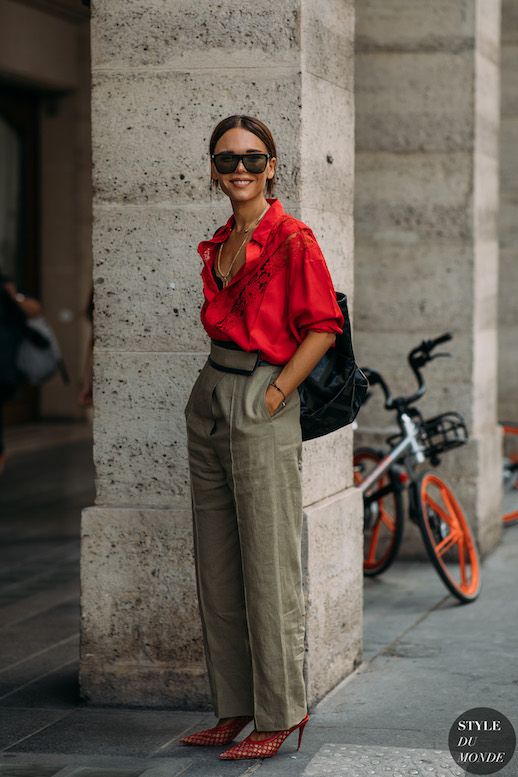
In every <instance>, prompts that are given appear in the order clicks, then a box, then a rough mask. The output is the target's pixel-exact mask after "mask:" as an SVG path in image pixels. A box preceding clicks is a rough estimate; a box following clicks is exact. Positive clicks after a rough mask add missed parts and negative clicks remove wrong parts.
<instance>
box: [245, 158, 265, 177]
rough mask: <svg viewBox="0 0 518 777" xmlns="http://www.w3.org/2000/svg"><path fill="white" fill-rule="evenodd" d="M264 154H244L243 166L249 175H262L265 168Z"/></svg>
mask: <svg viewBox="0 0 518 777" xmlns="http://www.w3.org/2000/svg"><path fill="white" fill-rule="evenodd" d="M267 159H268V157H267V155H266V154H245V156H243V165H244V166H245V170H248V172H249V173H263V172H264V170H265V168H266V160H267Z"/></svg>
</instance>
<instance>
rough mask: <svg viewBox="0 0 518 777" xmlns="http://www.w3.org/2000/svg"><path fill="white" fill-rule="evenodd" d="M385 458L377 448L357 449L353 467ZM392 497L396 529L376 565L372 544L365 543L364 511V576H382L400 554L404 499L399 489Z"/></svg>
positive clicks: (385, 475) (385, 480)
mask: <svg viewBox="0 0 518 777" xmlns="http://www.w3.org/2000/svg"><path fill="white" fill-rule="evenodd" d="M383 458H384V454H383V453H382V452H381V451H378V450H376V449H375V448H370V447H368V446H364V447H361V448H357V449H356V450H355V451H354V453H353V467H357V466H359V465H360V463H361V461H362V460H369V461H372V462H373V464H378V463H379V462H380V461H382V459H383ZM357 475H358V473H357V472H356V471H355V473H354V476H355V484H356V485H358V484H359V483H360V482H361V480H359V479H358V478H357ZM388 477H389V475H388V473H387V472H385V473H383V475H382V476H381V478H380V480H379V487H381V486H382V485H385V484H386V482H387V478H388ZM391 496H393V498H394V518H393V521H394V529H393V532H392V537H391V540H390V542H389V544H388V549H387V550H386V551H385V553H384V554H383V555H382V557H381V558H380V559H379V560H378V562H377V563H375V562H374V561H373V560H372V547H371V543H367V545H366V542H365V538H366V523H367V516H366V514H365V511H364V550H363V554H364V555H363V574H364V575H365V576H366V577H375V576H376V575H380V574H381V573H382V572H384V571H385V570H386V569H388V567H389V566H390V565H391V564H392V563H393V562H394V560H395V558H396V556H397V554H398V551H399V547H400V545H401V541H402V539H403V523H404V513H403V497H402V494H401V491H400V490H399V489H395V490H394V491H393V492H391ZM380 517H381V513H380ZM385 526H387V524H386V523H385ZM387 528H388V527H387ZM366 548H367V551H366ZM369 556H371V560H370V561H369Z"/></svg>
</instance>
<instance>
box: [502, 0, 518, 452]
mask: <svg viewBox="0 0 518 777" xmlns="http://www.w3.org/2000/svg"><path fill="white" fill-rule="evenodd" d="M501 79H502V103H501V132H500V176H501V177H500V275H499V277H500V283H499V296H498V344H499V349H498V414H499V417H500V419H501V420H504V421H518V337H517V332H518V155H517V152H516V149H517V147H518V146H517V144H518V0H503V4H502V55H501ZM514 449H515V451H516V452H518V438H517V439H516V441H515V444H514Z"/></svg>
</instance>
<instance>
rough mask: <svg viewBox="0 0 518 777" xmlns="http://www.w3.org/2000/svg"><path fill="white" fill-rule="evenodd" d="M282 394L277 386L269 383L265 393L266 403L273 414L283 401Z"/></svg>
mask: <svg viewBox="0 0 518 777" xmlns="http://www.w3.org/2000/svg"><path fill="white" fill-rule="evenodd" d="M282 399H283V397H282V394H281V392H280V391H278V390H277V389H276V388H275V386H271V385H268V387H267V389H266V391H265V394H264V404H265V405H266V409H267V410H268V413H269V414H270V415H271V416H272V415H273V414H274V413H275V411H276V410H277V408H278V407H279V406H280V404H281V402H282Z"/></svg>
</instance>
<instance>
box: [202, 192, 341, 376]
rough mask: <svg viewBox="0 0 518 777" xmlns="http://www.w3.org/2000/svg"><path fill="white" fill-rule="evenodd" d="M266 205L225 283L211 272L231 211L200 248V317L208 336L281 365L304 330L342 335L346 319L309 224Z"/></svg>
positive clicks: (277, 202)
mask: <svg viewBox="0 0 518 777" xmlns="http://www.w3.org/2000/svg"><path fill="white" fill-rule="evenodd" d="M267 202H269V203H270V207H269V208H268V210H267V211H266V213H265V215H264V216H263V218H262V219H261V221H260V222H259V224H258V225H257V227H256V228H255V229H254V232H253V233H252V237H251V239H250V241H249V243H248V244H247V245H246V246H245V248H246V259H245V263H244V264H243V265H242V267H240V268H239V270H238V271H237V272H236V274H235V275H234V276H233V278H232V279H231V280H230V283H229V284H228V286H225V287H224V288H222V289H220V288H218V285H217V283H216V280H215V278H214V276H213V267H214V262H215V257H216V253H217V250H218V248H219V245H220V243H222V242H223V241H224V240H226V239H227V237H228V236H229V234H230V231H231V228H232V226H233V224H234V221H235V219H234V214H232V215H231V216H230V218H229V219H228V221H227V223H226V224H224V225H223V226H222V227H219V228H218V229H217V230H216V232H215V233H214V236H213V237H212V238H211V239H210V240H202V241H201V243H199V245H198V253H199V254H200V256H201V258H202V260H203V268H202V270H201V277H202V280H203V295H204V297H205V301H204V303H203V305H202V308H201V311H200V318H201V322H202V324H203V326H204V328H205V331H206V332H207V334H208V335H209V337H211V338H212V339H214V340H232V341H233V342H234V343H236V344H237V345H238V346H239V347H240V348H242V349H244V350H245V351H255V350H260V351H261V358H263V359H266V361H269V362H272V363H273V364H284V363H286V362H287V361H289V360H290V359H291V357H292V356H293V354H294V353H295V351H296V350H297V348H298V347H299V345H300V343H301V342H302V340H303V339H304V337H305V334H306V331H307V330H309V329H311V330H314V331H316V332H335V333H336V334H341V333H342V327H343V324H344V317H343V315H342V311H341V310H340V308H339V307H338V303H337V301H336V296H335V290H334V286H333V281H332V279H331V275H330V273H329V270H328V267H327V264H326V261H325V259H324V256H323V254H322V251H321V250H320V246H319V245H318V243H317V240H316V238H315V236H314V234H313V232H312V231H311V229H310V227H308V226H307V225H306V224H304V222H303V221H300V220H299V219H297V218H295V217H294V216H291V215H289V214H287V213H286V212H285V210H284V208H283V206H282V204H281V202H280V200H278V199H277V198H271V199H270V198H268V199H267Z"/></svg>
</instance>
